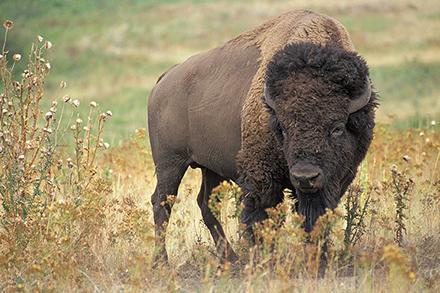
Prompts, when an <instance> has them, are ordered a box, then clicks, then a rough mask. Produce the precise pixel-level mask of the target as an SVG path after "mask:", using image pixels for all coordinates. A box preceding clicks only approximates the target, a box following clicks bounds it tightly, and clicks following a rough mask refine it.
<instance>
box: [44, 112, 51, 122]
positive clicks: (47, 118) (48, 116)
mask: <svg viewBox="0 0 440 293" xmlns="http://www.w3.org/2000/svg"><path fill="white" fill-rule="evenodd" d="M44 117H45V118H46V120H47V121H49V120H50V119H52V117H53V113H52V112H50V111H49V112H47V113H46V115H44Z"/></svg>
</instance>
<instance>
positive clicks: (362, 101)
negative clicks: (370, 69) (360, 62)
mask: <svg viewBox="0 0 440 293" xmlns="http://www.w3.org/2000/svg"><path fill="white" fill-rule="evenodd" d="M370 98H371V83H370V80H369V79H368V77H367V79H366V81H365V91H364V92H363V93H362V94H361V95H360V96H359V97H358V98H356V99H354V100H352V101H351V102H350V105H349V106H348V112H349V113H350V114H351V113H354V112H356V111H358V110H360V109H362V108H363V107H364V106H365V105H367V104H368V102H369V101H370Z"/></svg>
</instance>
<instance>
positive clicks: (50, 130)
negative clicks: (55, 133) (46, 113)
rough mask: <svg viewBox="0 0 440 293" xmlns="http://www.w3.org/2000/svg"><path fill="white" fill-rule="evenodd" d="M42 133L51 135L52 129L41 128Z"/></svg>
mask: <svg viewBox="0 0 440 293" xmlns="http://www.w3.org/2000/svg"><path fill="white" fill-rule="evenodd" d="M43 131H44V132H46V133H47V134H51V133H52V128H50V127H45V128H43Z"/></svg>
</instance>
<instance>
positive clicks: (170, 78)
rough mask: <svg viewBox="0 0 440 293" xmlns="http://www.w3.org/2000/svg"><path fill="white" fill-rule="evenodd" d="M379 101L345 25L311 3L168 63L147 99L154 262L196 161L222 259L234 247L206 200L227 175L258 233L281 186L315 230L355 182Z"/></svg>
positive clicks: (205, 213) (203, 203) (201, 200)
mask: <svg viewBox="0 0 440 293" xmlns="http://www.w3.org/2000/svg"><path fill="white" fill-rule="evenodd" d="M376 106H377V99H376V94H375V91H374V89H373V87H372V84H371V81H370V78H369V73H368V67H367V64H366V62H365V61H364V59H362V58H361V57H360V56H359V55H358V54H357V53H356V52H355V50H354V46H353V44H352V42H351V40H350V37H349V35H348V33H347V31H346V29H345V28H344V27H343V26H342V25H341V24H340V23H339V22H338V21H337V20H335V19H333V18H330V17H328V16H325V15H322V14H318V13H314V12H311V11H292V12H288V13H285V14H283V15H281V16H279V17H277V18H274V19H272V20H270V21H268V22H266V23H264V24H262V25H260V26H258V27H256V28H255V29H253V30H251V31H249V32H246V33H243V34H241V35H239V36H237V37H236V38H234V39H232V40H230V41H228V42H226V43H225V44H223V45H222V46H220V47H217V48H215V49H212V50H209V51H207V52H204V53H200V54H198V55H195V56H192V57H190V58H189V59H188V60H186V61H185V62H183V63H182V64H179V65H175V66H174V67H172V68H171V69H169V70H168V71H167V72H165V73H164V74H163V75H162V76H161V77H160V78H159V80H158V81H157V84H156V85H155V87H154V88H153V90H152V92H151V95H150V98H149V101H148V129H149V136H150V143H151V150H152V155H153V160H154V164H155V167H156V175H157V186H156V189H155V191H154V194H153V195H152V198H151V202H152V205H153V212H154V222H155V233H156V236H157V241H156V256H157V259H162V260H164V261H166V260H167V253H166V250H165V242H164V237H165V236H164V235H165V230H166V224H167V222H168V220H169V217H170V213H171V207H172V206H171V204H172V203H171V202H170V201H168V200H167V196H169V195H176V194H177V190H178V187H179V184H180V181H181V179H182V177H183V175H184V173H185V171H186V169H187V168H188V167H189V166H191V167H193V168H200V169H201V171H202V184H201V188H200V192H199V194H198V197H197V202H198V205H199V207H200V210H201V214H202V217H203V220H204V222H205V224H206V226H207V227H208V229H209V231H210V233H211V235H212V237H213V239H214V242H215V243H216V246H217V249H218V251H219V253H220V254H221V255H222V256H223V258H225V259H229V260H231V261H234V260H236V259H237V256H236V254H235V253H234V251H233V249H232V248H231V246H230V244H229V243H228V241H227V239H226V238H225V233H224V231H223V229H222V226H221V225H220V223H219V221H218V220H217V219H216V217H215V216H214V215H213V213H212V212H211V211H210V209H209V207H208V200H209V196H210V194H211V191H212V189H213V188H214V187H215V186H217V185H218V184H219V183H220V182H221V181H223V180H232V181H235V182H237V184H238V185H239V186H240V187H241V189H242V191H243V196H242V199H241V200H242V204H243V206H244V208H243V211H242V214H241V219H240V220H241V222H242V223H244V224H245V227H246V228H245V231H247V232H248V235H251V237H250V238H251V239H252V226H253V225H254V224H255V223H257V222H259V221H262V220H264V219H265V218H266V217H267V213H266V211H265V210H266V209H267V208H271V207H274V206H276V205H277V204H278V203H280V202H281V201H283V190H284V189H290V190H292V193H293V196H294V197H295V198H296V199H297V204H296V206H295V207H296V209H297V211H298V212H299V213H300V214H302V215H304V217H305V223H304V229H305V230H306V231H311V229H312V228H313V225H314V223H315V221H316V220H317V218H318V217H319V216H320V215H322V214H323V213H324V212H325V209H327V208H329V209H334V208H335V207H336V206H337V204H338V202H339V200H340V198H341V197H342V195H343V194H344V193H345V191H346V190H347V188H348V186H349V185H350V183H351V182H352V180H353V179H354V177H355V175H356V171H357V167H358V166H359V164H360V162H361V161H362V160H363V158H364V157H365V155H366V152H367V149H368V147H369V145H370V142H371V140H372V136H373V127H374V112H375V108H376Z"/></svg>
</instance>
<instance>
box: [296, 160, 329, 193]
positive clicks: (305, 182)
mask: <svg viewBox="0 0 440 293" xmlns="http://www.w3.org/2000/svg"><path fill="white" fill-rule="evenodd" d="M291 178H292V183H293V184H294V185H295V186H296V187H297V188H304V189H310V188H316V189H319V188H321V187H322V181H323V180H322V178H323V177H322V171H321V169H320V168H319V167H316V166H313V165H310V164H301V165H295V166H294V167H293V168H292V170H291Z"/></svg>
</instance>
